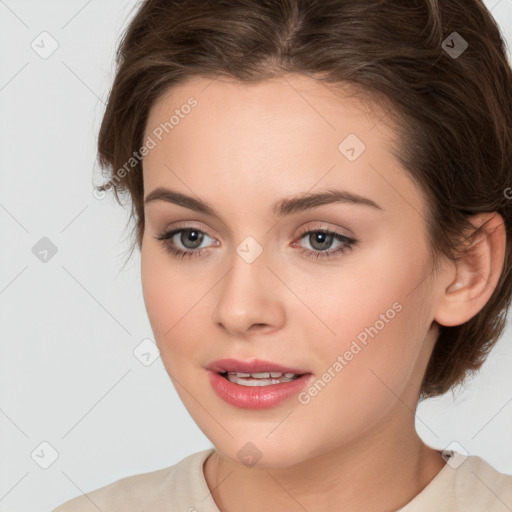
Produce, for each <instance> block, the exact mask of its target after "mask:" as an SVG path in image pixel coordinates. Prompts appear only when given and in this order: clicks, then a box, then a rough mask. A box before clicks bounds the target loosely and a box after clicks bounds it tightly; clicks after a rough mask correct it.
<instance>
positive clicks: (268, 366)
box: [207, 359, 309, 375]
mask: <svg viewBox="0 0 512 512" xmlns="http://www.w3.org/2000/svg"><path fill="white" fill-rule="evenodd" d="M207 369H208V370H212V371H215V372H222V371H225V372H245V373H262V372H281V373H295V374H297V375H300V374H303V373H309V372H308V371H306V370H301V369H299V368H291V367H289V366H283V365H281V364H277V363H273V362H272V361H264V360H262V359H251V360H250V361H239V360H237V359H217V360H216V361H212V362H211V363H210V364H209V365H208V366H207Z"/></svg>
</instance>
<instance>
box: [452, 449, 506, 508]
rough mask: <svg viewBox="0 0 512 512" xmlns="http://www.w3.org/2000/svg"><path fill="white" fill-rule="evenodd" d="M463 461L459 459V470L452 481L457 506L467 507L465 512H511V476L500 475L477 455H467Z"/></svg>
mask: <svg viewBox="0 0 512 512" xmlns="http://www.w3.org/2000/svg"><path fill="white" fill-rule="evenodd" d="M463 457H464V456H462V455H461V456H460V457H459V461H460V467H459V468H458V470H457V472H456V478H455V491H456V494H457V500H458V502H459V503H460V505H462V506H467V509H468V510H473V509H475V510H477V509H478V510H486V511H487V512H494V511H495V510H496V511H501V510H511V509H512V475H508V474H505V473H500V472H499V471H498V470H496V469H495V468H494V467H493V466H491V465H490V464H489V463H488V462H487V461H486V460H485V459H483V458H481V457H479V456H477V455H471V456H469V457H467V459H466V460H464V459H463ZM475 505H477V507H475ZM471 507H473V508H471ZM464 510H466V509H464Z"/></svg>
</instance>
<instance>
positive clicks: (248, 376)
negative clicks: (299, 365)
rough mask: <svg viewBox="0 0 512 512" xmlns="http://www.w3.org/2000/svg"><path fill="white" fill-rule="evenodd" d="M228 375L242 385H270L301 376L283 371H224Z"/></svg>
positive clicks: (230, 379)
mask: <svg viewBox="0 0 512 512" xmlns="http://www.w3.org/2000/svg"><path fill="white" fill-rule="evenodd" d="M222 373H224V374H225V375H226V377H227V379H228V380H229V381H230V382H233V383H234V384H239V385H241V386H269V385H271V384H283V383H285V382H291V381H292V380H294V379H296V378H298V377H299V376H298V375H297V374H295V373H284V374H283V373H282V372H260V373H247V372H222Z"/></svg>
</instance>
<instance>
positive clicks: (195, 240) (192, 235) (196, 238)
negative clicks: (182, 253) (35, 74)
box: [180, 229, 203, 249]
mask: <svg viewBox="0 0 512 512" xmlns="http://www.w3.org/2000/svg"><path fill="white" fill-rule="evenodd" d="M180 238H181V243H182V244H183V245H184V246H185V247H186V248H187V249H195V248H196V247H198V246H199V245H201V242H202V238H203V235H202V234H201V233H199V232H198V231H196V230H193V229H189V230H187V231H183V232H182V234H181V237H180ZM190 242H192V247H190V246H189V245H188V244H189V243H190Z"/></svg>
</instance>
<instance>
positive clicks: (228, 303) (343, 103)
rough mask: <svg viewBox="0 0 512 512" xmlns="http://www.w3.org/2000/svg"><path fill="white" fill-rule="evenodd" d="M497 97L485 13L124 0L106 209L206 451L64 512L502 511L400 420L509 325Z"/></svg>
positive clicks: (102, 150) (508, 136) (496, 494)
mask: <svg viewBox="0 0 512 512" xmlns="http://www.w3.org/2000/svg"><path fill="white" fill-rule="evenodd" d="M511 100H512V75H511V70H510V67H509V65H508V63H507V60H506V56H505V51H504V43H503V40H502V38H501V36H500V34H499V30H498V28H497V26H496V24H495V22H494V20H493V19H492V16H491V15H490V13H489V12H488V11H487V9H486V8H485V7H484V5H483V4H482V3H481V2H480V1H477V0H471V1H467V0H464V1H463V0H450V1H448V0H415V1H414V2H400V1H397V0H394V1H391V0H389V1H377V0H374V1H371V0H368V1H364V2H361V1H357V2H355V1H353V2H352V1H343V0H322V1H315V0H267V1H261V0H229V1H228V0H221V1H215V2H211V1H207V0H181V1H170V0H149V1H145V2H144V3H142V5H141V7H140V9H139V11H138V13H137V15H136V16H135V18H134V19H133V20H132V22H131V23H130V25H129V27H128V28H127V31H126V33H125V35H124V37H123V40H122V42H121V45H120V48H119V53H118V70H117V75H116V77H115V81H114V84H113V87H112V91H111V94H110V97H109V101H108V105H107V109H106V112H105V116H104V119H103V123H102V126H101V130H100V134H99V144H98V149H99V157H100V162H101V164H102V166H103V168H104V169H105V170H106V173H107V175H108V182H107V183H106V184H105V185H104V186H103V187H101V190H107V189H109V188H113V190H114V192H115V194H116V198H119V196H118V194H119V193H126V194H128V195H129V198H130V200H131V202H132V205H133V208H132V214H133V218H134V220H135V241H136V243H137V246H138V248H139V249H140V251H141V272H142V285H143V292H144V299H145V305H146V309H147V312H148V316H149V319H150V322H151V326H152V329H153V333H154V336H155V340H156V342H157V344H158V348H159V350H160V354H161V357H162V360H163V362H164V365H165V367H166V370H167V372H168V374H169V376H170V378H171V380H172V382H173V384H174V385H175V387H176V390H177V392H178V394H179V395H180V398H181V399H182V400H183V403H184V405H185V406H186V407H187V409H188V411H189V412H190V414H191V415H192V417H193V418H194V420H195V421H196V423H197V424H198V426H199V427H200V428H201V430H202V431H203V432H204V433H205V435H206V436H207V437H208V438H209V439H210V440H211V442H212V444H213V445H214V448H212V449H210V450H205V451H202V452H198V453H195V454H192V455H190V456H189V457H187V458H185V459H183V460H182V461H180V462H179V463H178V464H175V465H174V466H171V467H169V468H165V469H161V470H158V471H155V472H152V473H147V474H142V475H135V476H132V477H127V478H124V479H122V480H119V481H117V482H114V483H113V484H111V485H107V486H106V487H103V488H101V489H98V490H95V491H93V492H90V493H87V494H86V495H83V496H80V497H77V498H75V499H73V500H71V501H69V502H67V503H66V504H64V505H62V506H60V507H58V508H57V509H56V511H57V512H66V511H75V510H76V511H78V510H80V511H85V510H98V509H99V510H102V511H103V512H107V511H114V510H116V511H117V510H119V511H121V510H122V511H130V510H134V511H135V510H145V511H149V510H151V511H157V510H158V511H163V510H183V511H185V510H188V511H190V512H192V511H200V512H219V511H220V512H232V511H244V512H247V511H249V512H251V511H261V510H280V511H295V510H307V511H308V512H313V511H325V510H350V511H363V510H364V511H369V510H371V511H382V512H385V511H386V512H388V511H397V510H403V511H408V512H416V511H425V510H436V511H453V510H464V511H467V510H475V511H476V510H479V511H480V510H484V509H485V510H486V511H487V512H490V511H496V512H497V511H502V510H510V509H512V476H509V475H505V474H501V473H499V472H498V471H496V470H495V469H494V468H493V467H492V466H490V465H489V464H488V463H487V462H486V461H484V460H483V459H482V458H480V457H478V456H474V455H473V456H468V455H467V454H466V453H464V450H463V446H462V445H460V444H456V445H455V446H456V447H458V450H453V449H450V448H453V446H449V447H446V449H445V450H439V449H435V448H433V447H430V446H428V445H426V444H425V443H424V442H423V441H422V440H421V438H420V437H419V436H418V434H417V433H416V431H415V425H414V423H415V421H414V420H415V409H416V407H417V405H418V402H419V401H420V400H423V399H425V398H428V397H434V396H437V395H440V394H442V393H444V392H446V391H448V390H449V389H451V388H453V387H454V386H456V385H461V384H462V383H463V382H464V379H465V377H466V376H467V375H468V374H469V373H470V372H471V371H475V370H477V369H478V368H479V367H480V366H481V364H482V363H483V361H484V360H485V357H486V355H487V354H488V352H489V350H490V349H491V348H492V346H493V345H494V343H495V342H496V341H497V340H498V338H499V337H500V335H501V333H502V331H503V329H504V325H505V320H506V313H507V309H508V307H509V305H510V297H511V283H512V275H511V267H512V265H511V263H512V251H511V244H512V217H511V215H512V208H511V206H512V204H511V203H512V201H511V197H512V194H511V193H510V192H511V191H510V186H511V183H512V180H511V154H512V106H511V105H512V101H511ZM507 191H508V192H507Z"/></svg>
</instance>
